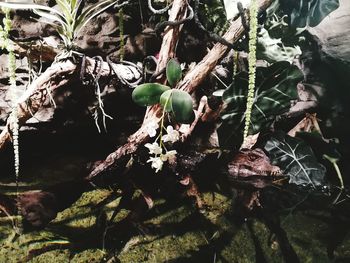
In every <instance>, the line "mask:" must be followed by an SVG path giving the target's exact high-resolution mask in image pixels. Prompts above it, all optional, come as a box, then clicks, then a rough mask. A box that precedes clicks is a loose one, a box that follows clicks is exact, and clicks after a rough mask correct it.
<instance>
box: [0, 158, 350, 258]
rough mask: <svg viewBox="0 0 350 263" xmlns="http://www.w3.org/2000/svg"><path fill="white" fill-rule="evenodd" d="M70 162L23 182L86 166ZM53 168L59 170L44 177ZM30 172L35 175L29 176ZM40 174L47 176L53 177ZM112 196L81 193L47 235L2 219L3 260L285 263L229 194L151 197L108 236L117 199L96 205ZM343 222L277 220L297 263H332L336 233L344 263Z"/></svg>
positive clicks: (316, 216)
mask: <svg viewBox="0 0 350 263" xmlns="http://www.w3.org/2000/svg"><path fill="white" fill-rule="evenodd" d="M67 158H68V160H69V162H68V163H69V165H68V166H65V168H62V166H63V163H64V161H63V160H56V162H53V161H52V162H48V164H47V165H42V164H41V165H40V166H39V167H40V169H39V168H38V167H33V169H28V170H27V171H28V172H27V174H26V175H27V181H28V182H31V183H30V184H29V183H28V184H22V186H23V189H28V188H38V185H40V181H41V180H42V181H43V182H49V184H50V185H51V184H54V183H55V178H56V182H57V181H64V180H65V179H67V176H68V178H72V177H73V176H74V174H75V175H76V174H77V173H78V171H79V169H80V166H81V165H82V164H83V163H84V161H82V160H81V159H79V158H77V159H75V161H73V159H74V157H72V156H71V157H69V156H68V157H67ZM49 166H53V167H49ZM58 167H60V168H58ZM50 169H53V170H55V171H56V172H55V173H52V172H49V170H50ZM34 170H35V171H36V172H35V175H37V176H36V177H34V175H31V174H29V171H34ZM58 171H60V172H58ZM45 174H50V176H49V177H50V180H47V177H45V176H44V175H45ZM44 177H45V178H44ZM57 178H58V179H57ZM32 179H33V180H32ZM33 182H34V183H33ZM5 188H6V187H5ZM6 189H9V188H6ZM9 192H10V191H9ZM112 194H113V192H112V191H110V190H106V189H96V190H93V191H90V192H86V193H84V194H83V195H82V196H81V197H80V198H79V199H78V200H77V201H76V202H75V203H74V204H73V205H72V206H71V207H70V208H68V209H66V210H64V211H62V212H60V213H59V214H58V216H57V218H56V219H55V220H54V221H53V222H51V223H50V224H49V225H48V226H47V227H46V228H45V229H44V230H41V231H32V232H28V233H23V234H22V235H21V236H19V237H16V238H13V228H12V225H11V221H10V220H9V219H8V218H6V217H5V218H0V230H1V231H0V241H1V247H0V262H9V263H11V262H53V263H56V262H57V263H58V262H62V263H63V262H125V263H129V262H239V263H245V262H247V263H248V262H257V259H261V258H264V259H265V260H266V262H283V254H282V252H281V249H280V244H279V243H278V239H277V238H276V236H275V235H274V234H273V233H271V231H270V229H269V227H268V226H267V225H266V224H265V223H264V222H263V220H260V219H258V218H256V217H250V218H247V219H244V218H241V219H242V220H241V221H239V222H238V221H237V220H235V218H236V216H237V214H236V213H237V212H236V210H235V209H234V206H233V204H232V197H231V196H230V195H223V194H220V193H218V192H207V193H204V194H203V199H204V203H205V209H202V210H198V209H197V208H196V207H195V205H194V204H193V203H192V202H190V201H189V200H187V201H186V200H185V199H181V198H179V199H178V200H165V199H155V200H154V201H155V206H154V207H153V208H152V209H151V210H150V211H148V212H147V213H145V214H144V215H143V216H142V217H141V218H142V220H141V221H139V222H132V223H130V224H120V222H122V221H123V219H125V218H126V216H127V215H128V213H129V211H128V210H126V209H122V210H121V211H120V212H119V213H118V215H117V217H116V218H115V219H114V221H113V222H112V224H111V225H112V226H115V227H114V228H113V229H112V230H111V231H109V232H108V231H105V230H106V223H105V221H103V218H105V217H107V218H110V217H111V215H112V213H113V211H114V210H115V208H116V207H117V206H118V203H119V201H120V198H117V197H115V198H112V199H110V202H105V203H104V204H103V205H99V204H100V203H101V202H102V201H103V200H106V198H107V197H110V196H111V195H112ZM101 218H102V219H101ZM344 218H345V219H344ZM344 218H343V219H344V220H343V221H341V222H342V224H340V223H339V224H336V225H337V227H335V224H334V220H333V221H332V215H331V214H329V213H327V212H325V211H318V212H314V211H296V212H294V213H292V214H285V215H282V216H280V221H281V224H280V225H281V227H282V228H283V229H284V231H285V232H286V234H287V237H288V240H289V242H290V244H291V246H292V247H293V249H294V250H295V252H296V253H297V255H298V257H299V259H300V262H329V261H330V258H329V255H328V253H327V250H329V248H330V247H331V246H332V242H331V241H332V240H333V236H337V235H338V234H337V233H341V234H342V238H338V239H336V240H335V245H333V247H334V258H336V259H339V260H340V261H337V262H343V261H341V260H345V261H344V262H346V260H347V259H349V258H350V252H349V251H350V237H349V234H348V233H349V230H350V229H349V224H346V218H347V217H344ZM118 224H119V225H118ZM109 226H110V225H109ZM107 232H108V235H109V236H108V235H107V234H106V233H107ZM104 234H106V235H104ZM338 236H339V235H338ZM336 242H338V244H337V243H336ZM333 243H334V242H333Z"/></svg>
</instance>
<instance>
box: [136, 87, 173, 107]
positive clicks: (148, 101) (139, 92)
mask: <svg viewBox="0 0 350 263" xmlns="http://www.w3.org/2000/svg"><path fill="white" fill-rule="evenodd" d="M169 89H170V88H169V87H168V86H164V85H161V84H158V83H144V84H141V85H139V86H137V87H136V88H135V89H134V91H133V92H132V99H133V101H134V102H135V103H136V104H138V105H139V106H151V105H154V104H157V103H159V98H160V96H161V95H162V93H163V92H165V91H167V90H169Z"/></svg>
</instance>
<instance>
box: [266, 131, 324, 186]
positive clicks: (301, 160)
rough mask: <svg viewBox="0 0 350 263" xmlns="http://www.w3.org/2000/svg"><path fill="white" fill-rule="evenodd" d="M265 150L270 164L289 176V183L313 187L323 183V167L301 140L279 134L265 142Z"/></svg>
mask: <svg viewBox="0 0 350 263" xmlns="http://www.w3.org/2000/svg"><path fill="white" fill-rule="evenodd" d="M265 150H266V151H267V152H268V153H269V155H270V158H271V160H272V162H273V163H274V164H276V165H278V166H279V167H280V168H281V169H282V170H284V173H285V174H286V175H288V176H289V183H292V184H296V185H312V186H313V187H315V186H320V185H323V184H324V183H325V182H324V177H325V174H326V169H325V167H324V166H323V165H322V164H320V163H319V162H318V161H317V159H316V157H315V155H314V153H313V151H312V149H311V148H310V147H309V146H308V145H307V144H306V143H305V142H304V141H303V140H301V139H298V138H293V137H290V136H288V135H285V134H283V133H279V134H276V135H275V136H274V137H272V138H271V139H270V140H269V141H267V143H266V145H265Z"/></svg>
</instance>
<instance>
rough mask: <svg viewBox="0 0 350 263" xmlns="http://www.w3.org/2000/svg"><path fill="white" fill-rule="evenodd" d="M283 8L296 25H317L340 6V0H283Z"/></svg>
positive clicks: (292, 24) (291, 22)
mask: <svg viewBox="0 0 350 263" xmlns="http://www.w3.org/2000/svg"><path fill="white" fill-rule="evenodd" d="M281 7H282V10H283V11H284V12H285V13H286V14H287V15H288V16H289V22H290V25H291V26H294V27H300V28H303V27H306V26H311V27H315V26H317V25H318V24H319V23H321V21H322V20H323V19H324V18H325V17H326V16H328V15H329V14H330V13H331V12H333V11H334V10H336V9H337V8H338V7H339V0H293V1H291V0H282V1H281Z"/></svg>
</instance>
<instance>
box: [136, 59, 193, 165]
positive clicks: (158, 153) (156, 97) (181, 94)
mask: <svg viewBox="0 0 350 263" xmlns="http://www.w3.org/2000/svg"><path fill="white" fill-rule="evenodd" d="M166 76H167V81H168V83H169V84H170V86H171V87H175V85H176V84H177V83H178V82H179V80H180V79H181V77H182V72H181V67H180V64H179V63H178V62H177V61H176V60H175V59H170V60H169V62H168V63H167V66H166ZM132 99H133V101H134V102H135V103H136V104H138V105H140V106H151V105H155V104H158V103H159V104H160V105H161V106H162V108H163V114H162V117H161V123H160V132H159V135H158V136H157V137H156V139H155V141H154V142H153V143H147V144H146V145H145V146H146V147H147V148H148V149H149V153H150V154H154V156H152V157H150V159H149V160H148V162H151V163H152V164H151V165H152V168H154V169H156V172H158V171H160V170H161V169H162V167H163V163H164V162H166V161H169V162H172V161H173V160H174V158H175V156H176V150H171V151H168V149H167V148H166V146H165V144H164V143H167V142H171V143H174V142H176V141H178V140H179V139H180V134H179V132H178V131H177V130H176V129H174V128H173V126H171V125H168V126H167V127H166V128H165V125H164V119H165V115H166V114H169V117H171V118H172V119H173V120H174V121H176V122H178V123H186V124H188V123H191V122H192V120H193V118H194V113H193V102H192V98H191V96H190V95H189V94H188V93H187V92H185V91H182V90H178V89H172V88H170V87H169V86H166V85H161V84H159V83H144V84H141V85H139V86H137V87H136V88H135V89H134V91H133V93H132ZM158 128H159V125H158V123H157V122H156V121H150V122H149V123H147V124H146V130H147V133H148V135H149V136H150V137H155V136H156V134H157V129H158ZM164 131H165V132H166V133H167V134H165V135H164V134H163V132H164ZM163 150H164V151H165V152H163Z"/></svg>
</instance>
